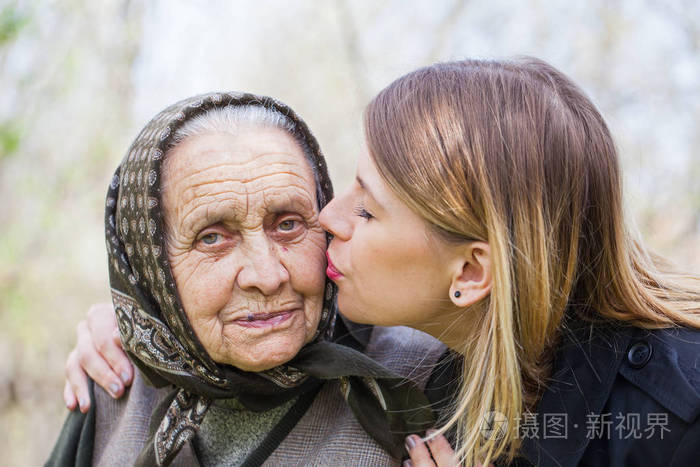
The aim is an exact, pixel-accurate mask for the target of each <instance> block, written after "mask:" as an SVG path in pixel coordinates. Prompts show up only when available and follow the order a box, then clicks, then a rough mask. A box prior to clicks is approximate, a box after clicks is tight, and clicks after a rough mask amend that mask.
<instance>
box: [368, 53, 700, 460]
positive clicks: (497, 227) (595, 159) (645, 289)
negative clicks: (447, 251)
mask: <svg viewBox="0 0 700 467" xmlns="http://www.w3.org/2000/svg"><path fill="white" fill-rule="evenodd" d="M365 132H366V138H367V144H368V148H369V152H370V155H371V157H372V158H373V160H374V162H375V165H376V166H377V169H378V171H379V172H380V174H381V176H382V177H383V179H384V180H385V181H386V182H387V183H388V185H389V186H390V187H391V189H392V190H393V191H394V192H395V193H396V195H397V196H398V197H399V198H400V199H401V200H402V201H403V202H405V203H406V204H407V205H408V206H409V207H410V208H411V209H412V210H413V211H415V212H416V213H417V214H418V215H420V216H421V217H422V218H423V219H425V220H426V221H427V222H428V224H429V225H431V226H433V227H434V230H435V231H436V232H438V233H439V234H441V235H442V236H443V237H445V238H448V239H452V240H457V241H469V240H480V241H485V242H488V243H489V246H490V251H491V265H492V275H493V286H492V291H491V293H490V296H489V297H488V298H487V299H486V300H484V301H482V302H481V303H479V304H477V306H475V307H473V308H472V309H470V310H469V312H474V313H479V319H478V323H477V325H476V329H474V334H473V336H472V337H471V338H470V339H467V340H466V341H465V342H464V347H463V349H462V354H463V355H464V356H465V362H464V369H463V372H462V375H461V377H462V381H461V383H462V384H461V390H460V393H459V396H458V398H457V402H456V406H455V412H454V415H453V416H452V417H451V418H449V419H448V420H447V421H446V423H445V426H443V428H442V430H441V431H444V430H446V429H448V428H451V427H453V426H456V427H457V439H458V445H457V454H458V456H459V457H460V459H462V460H463V461H465V462H466V465H472V464H474V463H475V462H476V461H477V460H478V461H480V462H484V463H488V462H491V461H493V460H495V459H508V460H510V459H512V458H513V457H514V456H515V455H516V454H517V452H518V448H519V446H520V443H519V439H518V433H517V427H516V424H515V423H513V422H514V421H515V420H519V419H520V417H521V416H522V415H523V413H524V412H527V411H528V410H531V409H534V407H535V406H536V404H537V402H538V401H539V399H540V397H541V394H542V392H543V390H544V388H545V383H546V381H547V378H548V376H549V372H550V366H551V358H552V355H553V351H554V349H555V347H556V345H557V342H558V337H559V334H560V330H561V327H562V325H563V323H564V316H565V313H566V314H567V315H568V314H569V313H571V314H575V315H576V316H577V317H579V318H583V319H588V320H608V321H611V320H612V321H616V322H618V323H627V324H630V325H634V326H638V327H644V328H658V327H668V326H674V325H681V326H692V327H696V328H700V285H699V284H700V279H699V278H698V277H692V276H684V275H682V274H679V273H675V272H673V271H672V270H671V269H670V268H669V267H668V266H667V265H666V264H665V263H664V262H663V261H661V260H660V259H659V258H656V257H652V256H651V255H650V254H649V253H647V251H646V250H645V249H644V247H643V246H642V245H641V243H639V242H638V241H636V240H635V238H634V236H633V235H632V233H631V232H630V231H629V229H627V228H626V226H625V223H624V219H623V207H622V188H621V179H620V171H619V167H618V160H617V155H616V151H615V147H614V143H613V140H612V137H611V135H610V133H609V131H608V128H607V126H606V124H605V122H604V120H603V118H602V117H601V115H600V113H599V112H598V111H597V110H596V108H595V106H594V105H593V104H592V103H591V101H590V100H589V99H588V98H587V97H586V96H585V95H584V94H583V92H582V91H581V90H580V89H579V88H578V87H577V86H576V85H575V84H574V83H572V82H571V81H570V80H569V79H568V78H567V77H566V76H564V75H563V74H562V73H560V72H559V71H557V70H556V69H554V68H553V67H551V66H550V65H548V64H546V63H544V62H542V61H540V60H537V59H532V58H523V59H518V60H513V61H481V60H467V61H460V62H453V63H442V64H436V65H433V66H430V67H426V68H423V69H419V70H417V71H414V72H412V73H409V74H408V75H405V76H403V77H401V78H399V79H398V80H396V81H395V82H393V83H392V84H390V85H389V86H388V87H387V88H385V89H384V90H382V91H381V92H380V93H379V94H378V95H377V96H376V97H375V98H374V99H373V100H372V102H371V103H370V104H369V106H368V107H367V110H366V112H365ZM493 412H497V413H500V414H503V415H504V416H505V417H506V419H507V421H508V422H509V423H508V430H507V432H506V433H505V436H503V437H498V436H492V437H488V438H487V437H484V436H482V435H481V427H482V421H483V420H488V419H489V417H491V416H492V415H490V414H492V413H493Z"/></svg>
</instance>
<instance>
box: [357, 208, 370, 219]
mask: <svg viewBox="0 0 700 467" xmlns="http://www.w3.org/2000/svg"><path fill="white" fill-rule="evenodd" d="M355 214H357V215H358V216H360V217H364V218H365V219H367V220H370V219H372V218H373V217H374V216H373V215H372V214H371V213H370V212H368V211H367V210H366V209H365V208H364V206H357V207H356V208H355Z"/></svg>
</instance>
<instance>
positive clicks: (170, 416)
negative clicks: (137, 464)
mask: <svg viewBox="0 0 700 467" xmlns="http://www.w3.org/2000/svg"><path fill="white" fill-rule="evenodd" d="M210 405H211V399H207V398H206V397H202V396H197V395H196V394H190V393H188V392H187V391H185V390H183V389H181V390H180V391H178V393H177V395H176V396H175V399H173V401H172V403H171V404H170V407H168V411H167V413H166V415H165V417H164V418H163V421H161V423H160V426H159V427H158V431H156V435H155V438H154V440H153V448H154V450H155V457H156V463H157V465H159V466H160V465H165V464H166V463H168V462H169V461H170V460H172V458H173V457H175V455H176V454H177V452H178V451H179V450H180V448H182V446H183V445H184V444H185V443H186V442H188V441H190V440H191V439H192V438H193V437H194V435H195V434H197V430H198V429H199V426H200V425H201V424H202V420H204V416H205V415H206V413H207V409H208V408H209V406H210Z"/></svg>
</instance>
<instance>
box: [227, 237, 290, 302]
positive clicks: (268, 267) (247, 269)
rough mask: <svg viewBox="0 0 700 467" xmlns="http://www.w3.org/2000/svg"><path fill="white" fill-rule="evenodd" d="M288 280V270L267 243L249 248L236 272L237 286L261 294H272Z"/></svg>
mask: <svg viewBox="0 0 700 467" xmlns="http://www.w3.org/2000/svg"><path fill="white" fill-rule="evenodd" d="M288 281H289V272H288V271H287V269H286V268H285V267H284V265H283V264H282V262H281V261H280V259H279V256H278V254H277V252H276V251H275V250H274V249H273V248H271V247H270V246H269V245H264V246H262V245H261V247H259V248H252V249H249V251H248V253H247V254H246V260H245V263H244V265H243V267H242V268H241V270H240V272H239V273H238V286H239V287H240V288H241V289H244V290H251V289H257V290H258V291H260V292H261V293H262V294H263V295H272V294H274V293H275V292H277V291H278V290H279V289H280V287H281V286H282V285H283V284H284V283H285V282H288Z"/></svg>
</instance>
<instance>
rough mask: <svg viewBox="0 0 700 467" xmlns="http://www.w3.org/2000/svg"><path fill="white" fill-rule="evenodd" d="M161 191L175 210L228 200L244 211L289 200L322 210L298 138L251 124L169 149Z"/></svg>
mask: <svg viewBox="0 0 700 467" xmlns="http://www.w3.org/2000/svg"><path fill="white" fill-rule="evenodd" d="M161 191H162V200H163V208H164V209H165V210H166V211H170V212H172V211H173V210H175V209H177V210H178V211H183V210H184V211H186V212H187V211H189V210H191V209H194V208H196V207H197V206H203V205H206V206H208V209H217V208H218V207H219V206H220V205H225V207H226V208H229V209H233V211H235V212H238V214H239V216H240V215H241V213H242V212H251V213H252V212H253V211H255V210H257V211H261V210H273V211H278V210H280V209H282V207H283V206H282V205H284V204H288V205H292V204H293V205H294V208H295V209H304V210H305V211H310V212H309V214H313V213H317V212H318V203H317V200H316V181H315V177H314V173H313V170H312V167H311V165H310V164H309V162H308V160H307V157H306V156H305V155H304V151H303V150H302V148H301V146H300V145H299V144H298V142H297V141H296V140H295V139H294V138H293V137H292V136H290V135H289V134H288V133H287V132H286V131H284V130H281V129H278V128H270V127H260V126H253V125H250V126H246V127H243V128H240V129H238V130H236V131H233V132H226V133H224V132H216V133H205V134H200V135H194V136H190V137H187V138H185V139H184V140H182V141H181V142H180V143H179V144H178V145H177V146H175V147H173V148H172V149H171V150H169V151H168V153H167V154H166V155H165V161H164V164H163V170H162V177H161ZM288 208H289V209H291V208H292V206H289V207H288Z"/></svg>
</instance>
